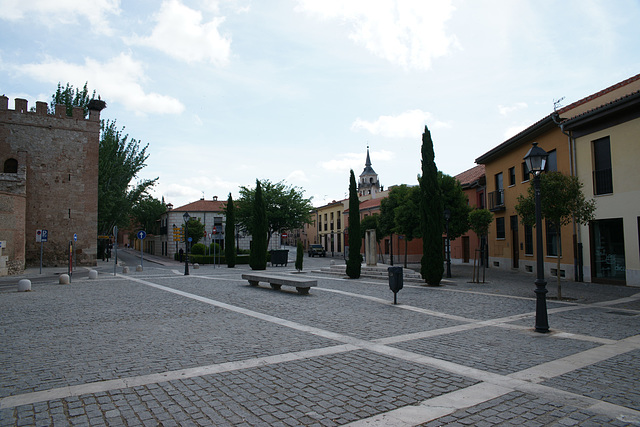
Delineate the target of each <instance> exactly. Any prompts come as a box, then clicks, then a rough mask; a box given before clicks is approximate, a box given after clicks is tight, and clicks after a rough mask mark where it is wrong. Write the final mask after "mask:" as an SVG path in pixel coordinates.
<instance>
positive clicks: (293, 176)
mask: <svg viewBox="0 0 640 427" xmlns="http://www.w3.org/2000/svg"><path fill="white" fill-rule="evenodd" d="M285 181H287V182H309V178H307V174H305V173H304V171H301V170H295V171H293V172H291V173H290V174H289V175H287V178H286V179H285Z"/></svg>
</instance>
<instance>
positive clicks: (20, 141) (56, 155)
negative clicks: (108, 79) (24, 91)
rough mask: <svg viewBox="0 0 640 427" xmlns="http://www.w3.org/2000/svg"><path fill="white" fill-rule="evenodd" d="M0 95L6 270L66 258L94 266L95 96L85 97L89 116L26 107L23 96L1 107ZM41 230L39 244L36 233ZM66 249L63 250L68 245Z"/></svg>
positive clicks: (0, 225)
mask: <svg viewBox="0 0 640 427" xmlns="http://www.w3.org/2000/svg"><path fill="white" fill-rule="evenodd" d="M8 101H9V100H8V98H7V97H6V96H0V165H1V167H2V173H0V241H4V242H6V243H5V244H4V245H3V246H6V247H3V248H2V251H3V254H2V255H3V256H6V257H7V258H6V259H5V265H6V272H7V273H10V274H11V273H19V272H21V271H22V270H23V269H24V268H25V266H37V265H39V263H40V254H41V250H42V264H43V266H62V265H66V264H68V263H69V253H70V252H72V253H73V255H74V256H75V259H74V262H75V264H77V265H95V264H96V256H97V237H98V225H97V224H98V150H99V144H100V111H101V110H102V109H103V108H104V106H105V103H104V102H103V101H98V100H92V102H91V103H90V104H89V117H88V118H87V119H85V117H84V111H83V109H82V108H74V109H73V115H72V117H68V116H67V114H66V107H65V106H64V105H57V106H56V108H55V113H54V114H48V109H47V103H45V102H36V107H35V111H29V108H28V105H27V101H26V100H25V99H16V100H15V108H14V109H13V110H10V109H9V108H8ZM37 230H47V231H48V236H47V241H46V243H42V242H40V243H39V242H37V241H36V240H37V237H36V231H37ZM70 248H71V249H70ZM0 274H1V271H0Z"/></svg>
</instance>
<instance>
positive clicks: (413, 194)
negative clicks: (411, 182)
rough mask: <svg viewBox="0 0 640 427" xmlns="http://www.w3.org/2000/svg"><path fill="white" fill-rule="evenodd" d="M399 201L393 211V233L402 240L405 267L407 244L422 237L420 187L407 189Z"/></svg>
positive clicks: (405, 264) (405, 265)
mask: <svg viewBox="0 0 640 427" xmlns="http://www.w3.org/2000/svg"><path fill="white" fill-rule="evenodd" d="M406 190H407V191H406V193H404V194H403V195H402V197H401V199H400V204H399V205H398V206H397V207H396V209H395V212H394V213H395V223H396V227H395V232H396V233H398V234H400V235H402V236H403V238H404V267H405V268H406V267H407V250H408V247H409V242H410V241H411V240H413V239H415V238H417V237H422V227H421V222H420V203H421V201H420V198H421V195H422V193H421V190H420V187H407V189H406Z"/></svg>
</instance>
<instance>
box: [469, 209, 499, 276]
mask: <svg viewBox="0 0 640 427" xmlns="http://www.w3.org/2000/svg"><path fill="white" fill-rule="evenodd" d="M492 222H493V214H492V213H491V212H489V211H488V210H487V209H474V210H472V211H471V212H469V227H470V228H471V230H472V231H473V232H474V233H476V234H477V235H478V236H479V237H480V258H481V262H482V268H483V270H482V272H483V273H482V274H483V275H482V277H483V278H484V269H486V268H487V262H486V255H485V254H486V250H487V248H486V243H487V234H489V226H490V225H491V223H492ZM474 276H475V267H474ZM474 280H475V277H474Z"/></svg>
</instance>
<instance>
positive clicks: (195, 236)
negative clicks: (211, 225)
mask: <svg viewBox="0 0 640 427" xmlns="http://www.w3.org/2000/svg"><path fill="white" fill-rule="evenodd" d="M182 227H184V224H183V225H182ZM187 231H188V233H187V235H186V238H187V241H188V239H189V237H191V245H190V246H189V247H192V246H193V245H195V244H196V243H198V242H199V241H200V239H202V238H203V237H204V224H203V223H202V222H200V218H193V217H191V218H189V221H187Z"/></svg>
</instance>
